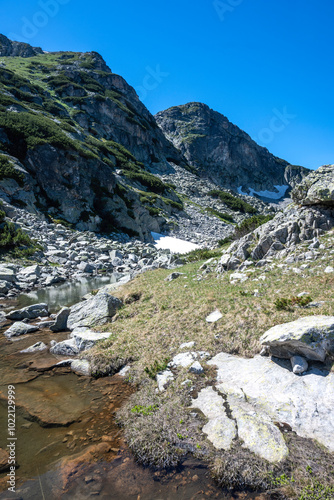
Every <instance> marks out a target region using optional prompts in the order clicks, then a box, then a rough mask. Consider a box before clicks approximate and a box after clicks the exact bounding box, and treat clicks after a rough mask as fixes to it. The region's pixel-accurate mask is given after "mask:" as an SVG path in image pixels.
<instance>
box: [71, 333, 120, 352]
mask: <svg viewBox="0 0 334 500" xmlns="http://www.w3.org/2000/svg"><path fill="white" fill-rule="evenodd" d="M110 335H111V332H104V333H100V332H94V331H92V330H90V329H89V328H75V329H74V330H73V331H72V333H71V339H74V340H75V343H76V346H77V349H78V352H81V351H87V350H88V349H91V348H92V347H93V346H94V345H95V344H96V342H98V341H99V340H104V339H107V338H109V337H110Z"/></svg>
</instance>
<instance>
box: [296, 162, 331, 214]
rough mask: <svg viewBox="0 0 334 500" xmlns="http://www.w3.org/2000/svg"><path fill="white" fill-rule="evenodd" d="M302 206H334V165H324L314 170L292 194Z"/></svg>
mask: <svg viewBox="0 0 334 500" xmlns="http://www.w3.org/2000/svg"><path fill="white" fill-rule="evenodd" d="M291 196H292V199H293V200H294V201H295V202H296V203H300V204H301V205H318V204H320V205H327V206H334V165H324V166H323V167H320V168H318V170H314V171H313V172H311V173H310V174H309V175H308V176H307V177H305V178H304V179H303V181H302V182H301V183H300V184H298V185H297V186H296V187H295V189H294V190H293V191H292V193H291Z"/></svg>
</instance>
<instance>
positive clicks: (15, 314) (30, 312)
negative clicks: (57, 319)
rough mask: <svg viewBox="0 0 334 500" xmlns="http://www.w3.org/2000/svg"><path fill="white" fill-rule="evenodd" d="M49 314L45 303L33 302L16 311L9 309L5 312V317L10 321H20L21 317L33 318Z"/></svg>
mask: <svg viewBox="0 0 334 500" xmlns="http://www.w3.org/2000/svg"><path fill="white" fill-rule="evenodd" d="M40 316H41V317H46V316H49V311H48V305H47V304H44V303H42V304H33V305H32V306H28V307H23V309H17V310H16V311H10V312H9V313H8V314H6V318H7V319H10V320H12V321H21V320H23V319H35V318H39V317H40Z"/></svg>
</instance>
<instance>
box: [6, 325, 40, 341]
mask: <svg viewBox="0 0 334 500" xmlns="http://www.w3.org/2000/svg"><path fill="white" fill-rule="evenodd" d="M38 329H39V328H38V326H35V325H28V324H27V323H22V322H21V321H17V322H16V323H14V324H13V325H12V326H10V327H9V328H8V329H7V330H6V331H5V336H6V337H8V338H11V337H18V336H20V335H26V334H27V333H33V332H36V331H37V330H38Z"/></svg>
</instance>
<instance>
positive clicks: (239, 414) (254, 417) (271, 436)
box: [228, 397, 289, 463]
mask: <svg viewBox="0 0 334 500" xmlns="http://www.w3.org/2000/svg"><path fill="white" fill-rule="evenodd" d="M228 404H229V407H230V410H231V411H232V417H233V418H235V420H236V422H237V427H238V437H239V439H241V440H242V441H243V447H244V448H247V449H248V450H250V451H252V452H253V453H255V454H256V455H257V456H259V457H261V458H264V459H265V460H267V461H268V462H272V463H275V462H280V461H281V460H283V459H284V458H286V457H287V456H288V454H289V450H288V447H287V446H286V444H285V441H284V438H283V436H282V433H281V431H280V430H279V429H278V428H277V427H276V425H275V424H274V422H273V421H272V419H271V418H270V417H269V416H268V415H267V414H266V413H265V412H264V411H259V410H258V409H256V410H255V409H254V407H253V406H252V405H250V404H247V403H244V402H241V401H240V400H236V399H235V398H233V397H228Z"/></svg>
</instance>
